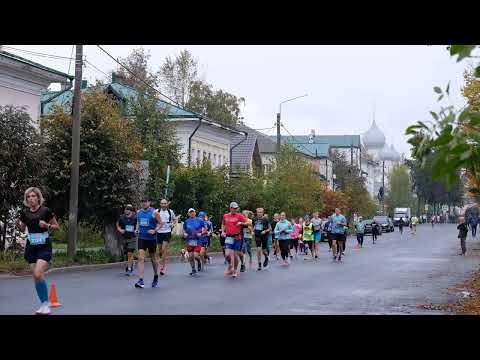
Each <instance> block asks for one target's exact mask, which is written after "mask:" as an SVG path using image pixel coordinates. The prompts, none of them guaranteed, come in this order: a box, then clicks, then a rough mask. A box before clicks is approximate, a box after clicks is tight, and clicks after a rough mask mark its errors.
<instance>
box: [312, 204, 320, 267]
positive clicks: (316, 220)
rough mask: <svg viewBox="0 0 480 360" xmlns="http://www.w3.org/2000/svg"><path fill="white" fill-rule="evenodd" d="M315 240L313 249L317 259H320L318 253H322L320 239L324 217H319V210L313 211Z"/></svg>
mask: <svg viewBox="0 0 480 360" xmlns="http://www.w3.org/2000/svg"><path fill="white" fill-rule="evenodd" d="M312 224H313V240H314V242H315V243H314V247H313V250H314V252H315V259H318V255H319V254H320V241H321V240H322V219H320V218H319V217H318V212H314V213H313V219H312Z"/></svg>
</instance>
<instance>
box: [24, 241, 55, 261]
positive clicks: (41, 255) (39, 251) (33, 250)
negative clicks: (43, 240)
mask: <svg viewBox="0 0 480 360" xmlns="http://www.w3.org/2000/svg"><path fill="white" fill-rule="evenodd" d="M52 253H53V251H52V244H45V245H30V244H27V245H26V247H25V254H24V256H23V257H24V258H25V260H27V261H28V263H29V264H35V263H36V262H37V260H39V259H40V260H44V261H46V262H50V260H52Z"/></svg>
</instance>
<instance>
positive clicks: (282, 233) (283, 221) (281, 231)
mask: <svg viewBox="0 0 480 360" xmlns="http://www.w3.org/2000/svg"><path fill="white" fill-rule="evenodd" d="M292 230H293V228H292V224H290V222H289V221H288V220H287V215H286V214H285V213H284V212H282V213H281V214H280V221H278V223H277V225H276V226H275V230H274V232H275V237H276V238H277V240H278V246H279V247H280V255H281V256H282V260H283V263H282V265H283V266H288V265H290V259H289V257H288V252H289V244H290V233H291V232H292Z"/></svg>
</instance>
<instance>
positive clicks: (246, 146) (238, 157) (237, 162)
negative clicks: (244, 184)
mask: <svg viewBox="0 0 480 360" xmlns="http://www.w3.org/2000/svg"><path fill="white" fill-rule="evenodd" d="M236 128H237V130H239V131H243V132H246V133H247V138H246V140H245V141H242V140H244V139H245V136H244V135H237V136H235V137H234V138H233V140H232V146H235V144H238V143H240V144H239V145H237V146H235V148H233V149H232V168H234V169H235V168H240V169H242V170H246V169H249V168H250V164H251V161H252V159H253V154H254V152H255V145H256V144H257V138H258V132H257V131H255V130H253V129H251V128H249V127H248V126H245V125H238V126H236ZM241 141H242V142H241Z"/></svg>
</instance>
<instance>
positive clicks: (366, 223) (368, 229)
mask: <svg viewBox="0 0 480 360" xmlns="http://www.w3.org/2000/svg"><path fill="white" fill-rule="evenodd" d="M362 223H363V225H364V229H365V230H364V234H365V235H372V223H373V219H367V220H363V221H362ZM377 224H379V223H378V222H377ZM378 229H379V230H380V232H379V234H378V235H382V232H383V230H382V227H381V226H379V227H378Z"/></svg>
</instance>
